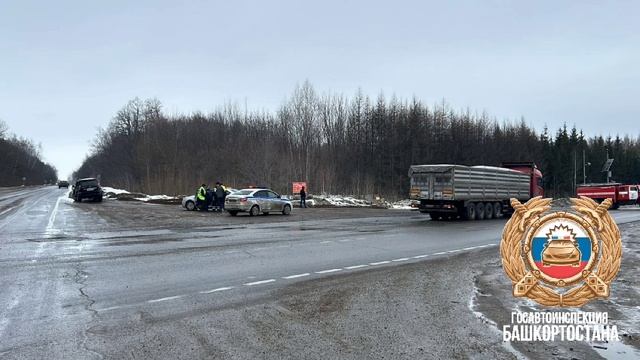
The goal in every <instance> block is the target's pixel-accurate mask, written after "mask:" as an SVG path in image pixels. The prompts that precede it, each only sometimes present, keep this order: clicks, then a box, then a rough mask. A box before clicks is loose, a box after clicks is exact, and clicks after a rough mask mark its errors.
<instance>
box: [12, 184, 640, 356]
mask: <svg viewBox="0 0 640 360" xmlns="http://www.w3.org/2000/svg"><path fill="white" fill-rule="evenodd" d="M616 217H617V218H618V219H617V220H618V221H619V222H625V221H636V220H638V219H640V212H638V211H635V212H628V213H623V212H619V213H618V214H616ZM504 222H505V221H504V220H489V221H480V222H462V221H455V222H432V221H429V220H428V216H423V215H421V214H418V213H415V212H410V211H398V210H373V209H303V210H298V209H296V211H295V213H294V215H292V216H291V217H285V216H279V215H270V216H261V217H255V218H249V217H236V218H232V217H230V216H226V215H222V214H200V213H190V212H185V211H182V210H181V209H180V208H179V207H176V206H165V205H150V204H140V203H126V202H118V201H105V202H103V203H101V204H97V203H81V204H76V203H73V202H71V201H70V199H68V198H67V197H66V191H65V190H64V189H61V190H59V189H57V188H54V187H43V188H27V189H25V188H14V189H1V190H0V288H1V289H2V291H1V292H0V358H43V357H47V358H67V359H68V358H82V359H84V358H102V357H130V358H136V357H143V356H145V354H147V355H149V353H145V352H144V351H143V350H141V349H142V348H144V347H145V346H149V347H155V348H156V349H155V351H157V350H158V349H157V347H162V346H165V347H166V351H167V352H166V354H172V357H176V356H177V357H180V356H179V354H183V355H184V357H191V356H193V354H194V353H193V352H192V351H193V349H194V348H198V347H199V346H202V343H207V342H211V341H214V342H215V339H216V338H217V337H219V336H220V334H216V333H215V332H209V333H206V332H205V333H204V334H202V333H199V335H198V336H191V337H189V339H187V340H184V339H181V340H177V338H184V337H185V336H186V335H185V333H189V331H190V330H189V329H185V328H179V327H177V328H175V329H172V330H169V331H168V332H169V333H171V332H172V331H175V336H176V339H171V337H169V338H162V339H158V338H157V336H158V333H157V332H154V331H149V333H148V334H146V333H143V334H140V333H139V332H140V331H143V332H144V331H146V330H145V329H147V327H137V328H136V329H138V330H136V331H137V334H135V335H136V336H133V335H134V334H131V335H130V336H129V335H127V336H116V335H113V334H118V333H120V334H127V329H129V331H131V324H132V323H135V322H143V323H145V324H147V325H148V327H150V328H153V327H154V326H166V325H167V323H169V324H174V323H176V324H178V323H181V322H182V320H184V319H193V318H198V317H207V316H209V315H210V314H211V313H212V312H216V311H224V310H225V309H233V308H238V307H242V306H247V304H259V303H260V302H261V299H264V297H265V296H266V295H267V294H271V293H273V291H276V290H278V289H283V288H287V287H290V286H292V285H293V284H296V283H299V282H304V281H308V280H314V279H322V278H326V277H331V276H333V275H337V274H341V275H342V274H347V275H348V274H351V273H354V275H355V273H361V272H366V271H370V270H372V269H381V268H385V267H394V266H398V265H401V264H408V263H421V262H425V261H426V262H427V264H428V261H429V260H431V259H439V260H437V261H440V260H442V259H447V258H448V257H451V256H452V255H453V254H456V253H465V252H469V251H477V249H487V248H491V247H495V249H496V250H495V251H497V245H498V243H499V237H500V233H501V230H502V227H503V226H504ZM427 266H428V265H427ZM158 324H162V325H158ZM225 328H226V330H227V331H230V332H233V328H234V325H233V321H231V320H230V321H229V323H228V324H226V325H225ZM140 329H142V330H140ZM165 336H166V332H165ZM187 337H188V336H187ZM128 338H129V339H134V338H135V339H136V340H128ZM172 340H173V341H172ZM189 344H191V345H189ZM189 346H191V349H188V347H189ZM128 349H132V350H131V351H129V350H128ZM133 349H135V350H133ZM181 351H183V352H181ZM105 354H106V355H105ZM113 354H117V356H114V355H113ZM153 354H155V355H154V356H158V355H157V354H162V352H159V353H158V352H155V353H153ZM176 354H178V355H176ZM209 355H210V356H212V354H209ZM263 355H264V357H267V358H268V357H269V356H268V354H267V355H265V354H263ZM213 357H215V356H213Z"/></svg>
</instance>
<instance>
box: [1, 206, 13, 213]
mask: <svg viewBox="0 0 640 360" xmlns="http://www.w3.org/2000/svg"><path fill="white" fill-rule="evenodd" d="M15 208H16V207H15V206H14V207H11V208H8V209H7V210H5V211H3V212H1V213H0V215H4V214H6V213H8V212H9V211H11V210H13V209H15Z"/></svg>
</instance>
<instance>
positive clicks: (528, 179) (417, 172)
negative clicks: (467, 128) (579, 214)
mask: <svg viewBox="0 0 640 360" xmlns="http://www.w3.org/2000/svg"><path fill="white" fill-rule="evenodd" d="M409 178H410V179H411V187H410V198H411V199H412V200H417V201H419V206H418V209H419V210H420V212H422V213H427V214H429V215H430V216H431V218H432V219H434V220H439V219H452V218H458V217H460V218H463V219H467V220H481V219H492V218H498V217H501V216H503V215H505V214H510V213H512V212H513V209H512V208H511V203H510V199H511V198H515V199H518V200H519V201H521V202H524V201H527V200H529V199H531V198H532V197H535V196H542V195H544V190H543V187H542V173H541V172H540V170H538V168H537V167H536V165H535V164H534V163H532V162H511V163H503V164H502V166H501V167H497V166H465V165H453V164H436V165H413V166H411V168H410V169H409Z"/></svg>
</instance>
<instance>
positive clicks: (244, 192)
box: [233, 190, 255, 195]
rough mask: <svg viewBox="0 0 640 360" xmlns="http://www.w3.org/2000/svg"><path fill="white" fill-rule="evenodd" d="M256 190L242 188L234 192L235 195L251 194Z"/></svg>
mask: <svg viewBox="0 0 640 360" xmlns="http://www.w3.org/2000/svg"><path fill="white" fill-rule="evenodd" d="M254 191H255V190H240V191H236V192H234V193H233V195H251V193H252V192H254Z"/></svg>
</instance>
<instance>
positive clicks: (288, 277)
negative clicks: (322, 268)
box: [282, 273, 311, 280]
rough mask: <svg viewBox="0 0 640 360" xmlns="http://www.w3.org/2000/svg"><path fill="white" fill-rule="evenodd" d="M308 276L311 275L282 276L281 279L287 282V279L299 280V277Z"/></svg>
mask: <svg viewBox="0 0 640 360" xmlns="http://www.w3.org/2000/svg"><path fill="white" fill-rule="evenodd" d="M309 275H311V274H309V273H304V274H296V275H289V276H284V277H282V278H283V279H287V280H289V279H297V278H301V277H305V276H309Z"/></svg>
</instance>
